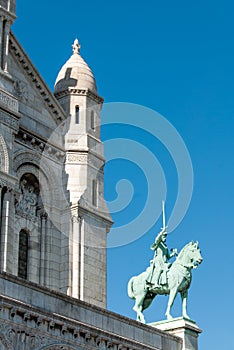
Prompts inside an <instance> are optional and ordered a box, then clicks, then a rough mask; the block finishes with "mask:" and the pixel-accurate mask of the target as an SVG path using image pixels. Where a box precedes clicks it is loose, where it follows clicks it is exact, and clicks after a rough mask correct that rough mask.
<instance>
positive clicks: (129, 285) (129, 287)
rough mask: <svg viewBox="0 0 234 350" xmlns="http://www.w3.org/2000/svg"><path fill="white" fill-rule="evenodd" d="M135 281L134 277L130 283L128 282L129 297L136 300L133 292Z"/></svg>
mask: <svg viewBox="0 0 234 350" xmlns="http://www.w3.org/2000/svg"><path fill="white" fill-rule="evenodd" d="M134 280H135V276H133V277H132V278H130V280H129V282H128V296H129V298H131V299H135V295H134V292H133V282H134Z"/></svg>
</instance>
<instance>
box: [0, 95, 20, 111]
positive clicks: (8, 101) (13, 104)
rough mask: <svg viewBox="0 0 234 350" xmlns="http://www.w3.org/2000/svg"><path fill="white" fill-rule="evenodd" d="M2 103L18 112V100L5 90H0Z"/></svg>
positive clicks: (0, 101)
mask: <svg viewBox="0 0 234 350" xmlns="http://www.w3.org/2000/svg"><path fill="white" fill-rule="evenodd" d="M0 103H1V104H2V105H5V106H6V107H8V108H9V109H10V110H12V111H14V112H18V108H19V107H18V101H17V100H16V99H15V98H13V97H12V96H11V95H9V94H8V93H6V92H5V91H2V90H0Z"/></svg>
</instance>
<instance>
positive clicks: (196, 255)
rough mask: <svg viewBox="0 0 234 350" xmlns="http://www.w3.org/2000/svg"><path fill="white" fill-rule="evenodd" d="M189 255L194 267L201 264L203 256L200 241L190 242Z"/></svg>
mask: <svg viewBox="0 0 234 350" xmlns="http://www.w3.org/2000/svg"><path fill="white" fill-rule="evenodd" d="M188 246H189V249H188V256H189V258H190V259H191V263H192V264H193V268H197V267H198V265H199V264H201V262H202V260H203V258H202V256H201V250H200V248H199V245H198V242H193V241H192V242H190V243H189V244H188Z"/></svg>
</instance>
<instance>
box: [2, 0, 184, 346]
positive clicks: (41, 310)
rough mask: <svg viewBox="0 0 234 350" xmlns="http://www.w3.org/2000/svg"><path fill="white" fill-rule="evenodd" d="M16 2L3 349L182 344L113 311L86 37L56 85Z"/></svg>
mask: <svg viewBox="0 0 234 350" xmlns="http://www.w3.org/2000/svg"><path fill="white" fill-rule="evenodd" d="M15 9H16V0H0V46H1V49H0V197H1V201H0V303H1V305H0V320H1V322H0V350H2V349H17V350H21V349H22V350H23V349H24V350H28V349H38V350H39V349H47V350H49V349H50V350H58V349H60V350H62V349H63V350H72V349H73V350H74V349H102V350H104V349H113V350H118V349H125V350H130V349H131V350H133V349H135V350H138V349H142V350H143V349H146V350H147V349H149V350H150V349H163V350H169V349H170V350H177V349H178V350H179V349H181V348H182V340H181V339H180V338H178V337H177V336H174V335H172V334H170V332H169V333H165V332H163V331H160V330H157V329H155V328H153V327H149V326H146V325H142V324H140V323H138V322H136V321H133V320H130V319H128V318H125V317H123V316H120V315H116V314H114V313H111V312H109V311H107V310H106V236H107V233H108V232H109V230H110V228H111V225H112V223H113V222H112V219H111V217H110V214H109V212H108V209H107V207H106V203H105V200H104V183H103V171H104V164H105V159H104V153H103V144H102V142H101V140H100V129H99V125H100V112H101V108H102V103H103V99H102V97H100V96H99V95H98V92H97V86H96V81H95V78H94V75H93V73H92V71H91V69H90V68H89V66H88V64H87V63H86V62H85V61H84V59H83V58H82V56H81V54H80V45H79V42H78V40H77V39H76V40H75V41H74V44H73V49H72V52H71V57H70V58H69V59H68V61H67V62H66V63H65V64H64V65H63V66H62V68H61V70H60V72H59V73H58V76H57V79H56V82H55V88H54V93H52V92H51V91H50V90H49V88H48V87H47V85H46V84H45V82H44V80H43V79H42V78H41V76H40V75H39V73H38V71H37V70H36V69H35V67H34V66H33V64H32V63H31V61H30V59H29V58H28V56H27V54H26V52H25V51H24V50H23V48H22V47H21V45H20V43H19V42H18V41H17V39H16V37H15V36H14V35H13V33H12V32H11V25H12V24H13V22H14V20H15V19H16V11H15Z"/></svg>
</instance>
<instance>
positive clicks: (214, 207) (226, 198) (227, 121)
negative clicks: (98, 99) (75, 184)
mask: <svg viewBox="0 0 234 350" xmlns="http://www.w3.org/2000/svg"><path fill="white" fill-rule="evenodd" d="M68 4H69V5H68V6H67V8H64V5H65V2H64V1H46V0H42V1H38V2H34V1H23V0H17V14H18V19H17V21H16V23H15V25H14V28H13V29H14V33H15V35H16V36H17V38H18V40H19V41H20V43H21V44H22V46H23V47H24V49H25V50H26V52H27V53H28V55H29V57H30V58H31V60H32V62H33V63H34V64H35V66H36V67H37V69H38V70H39V72H40V73H41V75H42V77H43V78H44V79H45V81H46V82H47V83H48V85H49V87H50V88H51V89H52V88H53V83H54V81H55V78H56V75H57V72H58V71H59V69H60V67H61V65H62V64H63V63H64V62H65V61H66V60H67V59H68V58H69V57H70V53H71V44H72V41H73V40H74V38H75V37H78V38H79V41H80V43H81V46H82V51H81V53H82V56H83V57H84V58H85V60H86V61H87V62H88V63H89V65H90V67H91V68H92V70H93V72H94V73H95V77H96V80H97V84H98V91H99V93H100V95H102V96H103V97H104V98H105V102H106V103H108V102H130V103H135V104H140V105H142V106H145V107H149V108H151V109H153V110H155V111H157V112H159V113H160V114H161V115H163V116H164V117H165V118H166V119H167V120H168V121H170V123H172V124H173V125H174V127H175V128H176V129H177V131H178V132H179V134H180V135H181V137H182V138H183V140H184V142H185V143H186V146H187V148H188V151H189V153H190V156H191V160H192V164H193V170H194V189H193V197H192V200H191V203H190V206H189V210H188V212H187V214H186V216H185V217H184V219H183V221H182V222H181V224H180V225H179V226H178V227H177V228H176V229H175V230H174V231H173V232H171V233H170V234H169V235H168V239H167V243H168V246H169V247H177V248H178V249H181V247H182V246H183V245H185V244H186V243H187V242H188V241H190V240H192V239H194V240H198V241H199V242H200V247H201V250H202V255H203V258H204V262H203V263H202V265H201V266H200V267H199V268H198V269H197V270H195V271H194V272H193V282H192V286H191V290H190V294H189V297H190V300H189V305H188V312H189V314H190V316H191V317H192V318H193V319H194V320H196V322H197V324H198V325H199V327H201V328H202V329H203V333H202V335H200V338H199V346H200V349H201V350H202V349H212V350H218V349H223V348H227V349H234V340H233V339H234V338H233V329H232V328H233V327H232V323H233V311H234V306H233V295H234V279H233V245H234V233H233V217H234V215H233V214H234V212H233V208H234V206H233V199H234V186H233V179H234V162H233V149H234V140H233V131H234V69H233V64H234V63H233V62H234V42H233V38H234V21H233V11H234V5H233V3H232V2H231V1H227V0H223V1H222V2H221V1H215V0H214V1H208V0H207V1H200V0H198V1H184V0H182V1H171V0H169V1H166V2H165V1H164V2H162V1H157V0H154V1H147V0H146V1H144V2H142V1H135V2H133V1H132V2H130V1H126V0H125V1H123V0H119V1H118V2H110V1H88V2H87V1H86V2H85V1H69V2H68ZM116 137H122V138H125V139H126V138H128V139H133V140H137V141H138V142H139V143H141V144H143V145H144V146H145V147H146V148H148V149H149V150H151V151H152V152H153V153H154V155H155V158H156V159H157V160H158V161H159V162H160V163H161V166H162V168H163V171H164V174H165V176H166V182H167V216H168V217H169V216H170V212H171V210H172V207H173V205H174V202H175V198H176V195H177V192H178V181H177V175H176V170H175V166H174V165H173V161H172V159H171V158H170V156H169V155H168V154H167V151H166V149H165V147H164V146H163V145H161V143H160V142H159V141H158V140H156V139H153V138H152V136H151V135H149V134H147V133H145V131H144V130H137V129H134V128H128V129H126V128H124V127H123V126H122V127H121V126H118V127H117V126H116V127H115V128H113V127H112V128H111V126H109V127H106V128H104V129H103V139H104V140H107V139H114V138H116ZM107 146H108V145H106V147H107ZM145 158H147V155H146V156H145ZM139 162H141V160H139ZM185 170H186V169H185ZM145 171H147V170H145V169H142V168H141V167H139V166H136V164H134V162H132V161H131V162H130V161H129V160H125V161H124V160H116V161H112V162H109V163H108V164H107V166H106V175H105V181H106V197H107V199H108V200H113V199H114V198H115V196H116V192H115V185H116V183H117V182H118V181H119V180H120V179H128V180H129V181H131V182H132V186H133V190H134V195H133V198H132V202H131V203H130V204H129V205H128V206H127V207H126V208H125V209H123V210H121V211H120V212H119V213H115V214H114V215H113V218H114V220H115V226H116V227H117V226H118V227H120V228H121V226H122V225H123V224H126V223H128V222H129V221H131V220H132V219H134V217H135V216H139V215H140V213H141V210H142V208H143V207H144V202H145V201H146V197H147V191H148V188H147V177H146V176H145V175H144V172H145ZM158 185H159V184H158V183H157V177H156V176H155V188H157V186H158ZM151 186H152V185H151ZM160 200H161V198H155V206H156V205H157V203H159V202H160ZM160 226H161V222H160V221H159V222H156V223H155V224H154V226H153V227H152V229H150V230H148V231H147V232H146V233H145V234H144V235H143V236H142V237H141V238H140V239H138V240H136V241H134V242H133V243H131V244H128V245H123V246H121V247H118V248H111V249H108V308H109V309H110V310H113V311H115V312H117V313H120V314H123V315H126V316H128V317H131V318H135V314H134V312H133V311H132V306H133V301H132V300H131V299H129V298H128V296H127V293H126V286H127V282H128V280H129V278H130V277H131V276H132V275H135V274H138V273H140V272H141V271H143V270H144V269H145V268H146V266H147V265H148V263H149V260H150V259H151V258H152V251H151V250H150V249H149V247H150V244H151V243H152V242H153V240H154V238H155V235H156V234H157V232H158V230H159V229H160ZM166 302H167V297H157V298H156V300H155V301H154V303H153V304H152V306H151V307H150V308H149V309H148V311H147V312H146V313H145V315H146V318H147V321H148V322H151V321H156V320H160V319H163V314H164V311H165V306H166ZM179 308H180V302H179V300H178V301H176V304H175V308H174V315H175V316H178V315H179Z"/></svg>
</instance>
